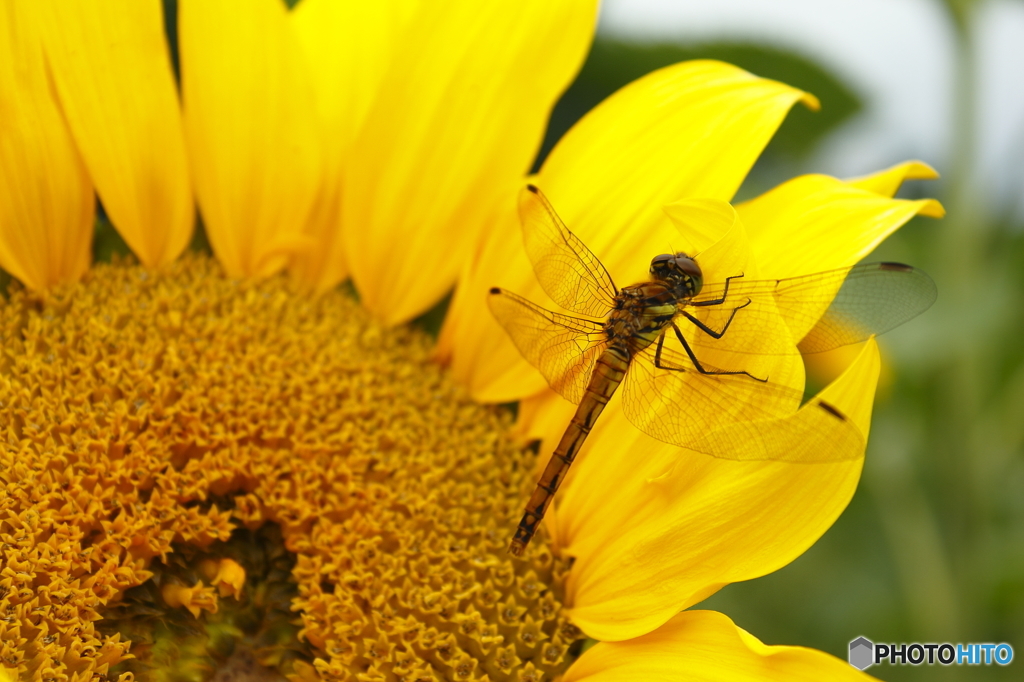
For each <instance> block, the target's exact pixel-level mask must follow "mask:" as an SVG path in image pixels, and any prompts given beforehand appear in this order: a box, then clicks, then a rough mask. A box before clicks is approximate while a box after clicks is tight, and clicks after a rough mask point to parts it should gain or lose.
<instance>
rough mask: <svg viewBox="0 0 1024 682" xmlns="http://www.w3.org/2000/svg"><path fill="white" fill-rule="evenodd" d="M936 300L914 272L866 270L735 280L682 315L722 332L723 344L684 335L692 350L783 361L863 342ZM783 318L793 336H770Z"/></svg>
mask: <svg viewBox="0 0 1024 682" xmlns="http://www.w3.org/2000/svg"><path fill="white" fill-rule="evenodd" d="M726 286H728V289H727V288H726ZM935 297H936V288H935V283H934V282H933V281H932V279H931V278H930V277H929V276H928V275H927V274H925V273H924V272H922V271H920V270H918V269H916V268H913V267H911V266H909V265H903V264H900V263H866V264H864V265H857V266H854V267H850V268H841V269H839V270H830V271H827V272H819V273H815V274H813V275H806V276H803V277H793V278H790V279H781V280H760V281H746V280H744V279H743V278H742V277H741V278H733V279H732V280H730V281H729V282H728V285H726V284H724V283H721V284H716V285H714V286H708V287H705V288H704V289H703V290H702V291H701V293H700V294H699V295H698V296H697V297H695V298H694V299H692V300H691V301H689V303H688V304H687V305H686V306H683V311H684V313H687V314H689V315H690V316H692V317H695V318H697V320H699V321H700V322H701V324H703V325H705V326H706V327H708V328H709V329H711V330H713V331H715V332H721V331H723V330H725V333H724V334H723V335H722V337H721V338H720V339H715V338H714V336H713V335H712V334H708V333H691V332H690V331H689V330H688V331H687V338H689V339H690V340H691V342H692V344H693V346H694V347H698V348H699V347H703V348H714V349H716V350H724V351H730V352H736V353H756V354H762V355H786V354H793V353H797V352H803V353H818V352H822V351H827V350H831V349H833V348H838V347H839V346H845V345H847V344H851V343H857V342H860V341H864V340H865V339H867V338H868V337H869V336H871V335H872V334H881V333H883V332H886V331H889V330H890V329H892V328H894V327H897V326H899V325H900V324H903V323H904V322H906V321H907V320H909V319H911V318H913V317H915V316H917V315H919V314H920V313H922V312H924V311H925V310H927V309H928V307H929V306H931V304H932V303H933V302H934V301H935ZM719 301H720V302H719ZM734 311H735V314H734ZM780 316H781V318H782V320H784V321H785V323H786V326H787V327H788V328H789V329H790V330H791V332H792V333H791V334H789V335H786V334H767V333H766V329H769V328H771V327H772V325H773V323H774V322H775V321H776V320H778V319H779V317H780ZM730 318H731V321H730ZM679 322H680V326H681V327H683V326H685V321H684V320H680V321H679ZM727 325H728V326H727ZM797 343H799V348H797V346H796V344H797Z"/></svg>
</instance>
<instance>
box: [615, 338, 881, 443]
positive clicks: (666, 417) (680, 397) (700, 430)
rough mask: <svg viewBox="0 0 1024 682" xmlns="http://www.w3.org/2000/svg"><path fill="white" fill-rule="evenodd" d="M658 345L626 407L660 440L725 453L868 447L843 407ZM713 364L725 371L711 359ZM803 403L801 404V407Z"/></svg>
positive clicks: (640, 361)
mask: <svg viewBox="0 0 1024 682" xmlns="http://www.w3.org/2000/svg"><path fill="white" fill-rule="evenodd" d="M656 354H658V353H657V350H656V347H655V346H651V347H648V348H647V349H645V350H644V351H642V352H641V353H640V354H638V356H637V357H635V358H634V360H633V363H632V365H631V367H630V371H629V372H628V373H627V374H626V378H625V380H624V381H623V388H622V391H623V396H622V399H623V403H622V404H623V410H624V412H625V414H626V417H627V418H628V419H629V420H630V421H631V422H632V423H633V424H634V425H635V426H636V427H637V428H639V429H640V430H642V431H644V432H645V433H647V434H648V435H650V436H652V437H654V438H657V439H658V440H661V441H665V442H667V443H671V444H673V445H678V446H681V447H686V448H689V449H691V450H696V451H698V452H703V453H705V454H708V455H711V456H713V457H718V458H721V459H735V460H777V461H790V462H830V461H840V460H844V459H852V458H855V457H858V456H860V454H861V453H862V452H863V444H864V436H863V434H862V433H861V432H860V430H859V429H858V428H857V427H856V425H854V424H853V422H851V421H850V420H848V419H847V418H846V417H845V416H844V415H842V414H841V413H839V411H838V410H837V409H836V408H834V407H832V406H831V405H828V404H827V403H822V401H820V400H819V399H817V398H815V399H812V400H811V401H810V402H808V403H807V404H806V405H804V406H803V407H799V405H800V400H801V398H802V396H801V394H800V393H799V392H798V391H795V390H793V389H791V388H788V387H785V386H779V385H776V384H772V383H770V382H762V381H758V380H756V379H753V378H751V377H748V376H746V375H727V374H725V375H708V374H701V373H700V372H698V371H697V369H696V367H695V365H694V364H693V362H692V361H691V360H690V358H689V357H688V356H686V355H685V354H682V353H679V352H677V351H675V350H669V349H668V348H665V347H663V348H662V350H661V352H660V354H658V355H659V357H658V358H657V360H658V362H657V364H656V363H655V359H656V358H655V355H656ZM701 366H702V367H703V368H704V369H705V370H708V371H718V370H717V368H713V367H709V366H707V365H705V364H704V363H703V362H702V363H701ZM798 408H799V409H798Z"/></svg>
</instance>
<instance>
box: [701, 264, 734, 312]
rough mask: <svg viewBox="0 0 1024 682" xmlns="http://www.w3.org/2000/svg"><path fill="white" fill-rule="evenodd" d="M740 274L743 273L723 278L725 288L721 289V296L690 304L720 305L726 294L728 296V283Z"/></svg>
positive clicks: (702, 305) (703, 305) (723, 301)
mask: <svg viewBox="0 0 1024 682" xmlns="http://www.w3.org/2000/svg"><path fill="white" fill-rule="evenodd" d="M742 276H743V273H742V272H741V273H740V274H738V275H733V276H732V277H726V278H725V289H724V290H723V291H722V297H721V298H715V299H712V300H710V301H697V302H696V303H691V304H690V305H692V306H694V307H696V308H703V307H705V306H709V305H722V304H723V303H725V299H726V298H728V296H729V283H730V282H732V281H733V280H734V279H739V278H740V277H742Z"/></svg>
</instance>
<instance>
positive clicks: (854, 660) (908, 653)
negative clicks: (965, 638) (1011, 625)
mask: <svg viewBox="0 0 1024 682" xmlns="http://www.w3.org/2000/svg"><path fill="white" fill-rule="evenodd" d="M846 660H848V661H849V662H850V665H852V666H853V667H854V668H856V669H857V670H864V669H865V668H868V667H870V666H873V665H875V664H878V663H889V664H890V665H921V664H922V663H926V664H928V665H934V664H936V663H938V664H940V665H992V664H993V663H994V664H996V665H1009V664H1010V661H1012V660H1013V647H1012V646H1010V645H1009V644H1006V643H1005V642H1004V643H1000V644H950V643H949V642H944V643H942V644H935V643H934V642H930V643H928V644H921V643H919V642H914V643H912V644H875V643H874V642H872V641H871V640H870V639H868V638H867V637H858V638H857V639H855V640H853V641H852V642H850V653H849V655H848V656H847V659H846Z"/></svg>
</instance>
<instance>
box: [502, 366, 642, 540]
mask: <svg viewBox="0 0 1024 682" xmlns="http://www.w3.org/2000/svg"><path fill="white" fill-rule="evenodd" d="M628 369H629V356H628V355H626V354H625V353H624V352H623V351H622V350H620V349H618V348H616V347H614V346H613V347H610V348H608V349H607V350H605V352H604V353H602V354H601V357H599V358H598V359H597V362H596V363H595V365H594V372H593V374H591V376H590V381H589V382H588V383H587V388H586V390H585V391H584V393H583V399H582V400H581V401H580V404H579V406H578V407H577V408H576V413H575V414H574V415H573V416H572V420H571V421H570V422H569V426H568V427H566V429H565V433H563V434H562V439H561V440H560V441H559V442H558V447H556V448H555V451H554V452H553V453H552V455H551V459H549V460H548V464H547V466H546V467H544V473H542V474H541V476H540V480H539V481H538V482H537V487H536V488H534V490H533V494H532V495H531V496H530V501H529V502H527V504H526V511H525V512H524V513H523V518H522V519H521V520H520V521H519V526H518V527H517V528H516V534H515V535H514V536H513V538H512V542H511V544H509V547H508V551H509V553H511V554H513V555H515V556H519V555H520V554H522V553H523V550H524V549H526V545H527V544H528V543H529V542H530V539H531V538H532V537H533V536H534V533H536V532H537V526H538V525H539V524H540V522H541V519H543V518H544V513H545V512H546V511H547V508H548V506H549V505H550V504H551V500H553V499H554V497H555V492H556V491H557V490H558V486H560V485H561V484H562V480H563V479H564V478H565V475H566V473H568V471H569V467H570V466H571V465H572V463H573V460H575V459H576V455H577V454H579V451H580V448H581V447H583V442H584V441H585V440H586V439H587V436H588V435H590V430H591V429H592V428H593V427H594V423H595V422H596V421H597V418H598V417H599V416H600V415H601V412H602V411H604V406H605V405H607V404H608V401H609V400H611V397H612V395H614V393H615V390H616V389H617V388H618V387H619V385H620V384H621V383H622V380H623V379H624V378H625V376H626V371H627V370H628Z"/></svg>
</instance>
